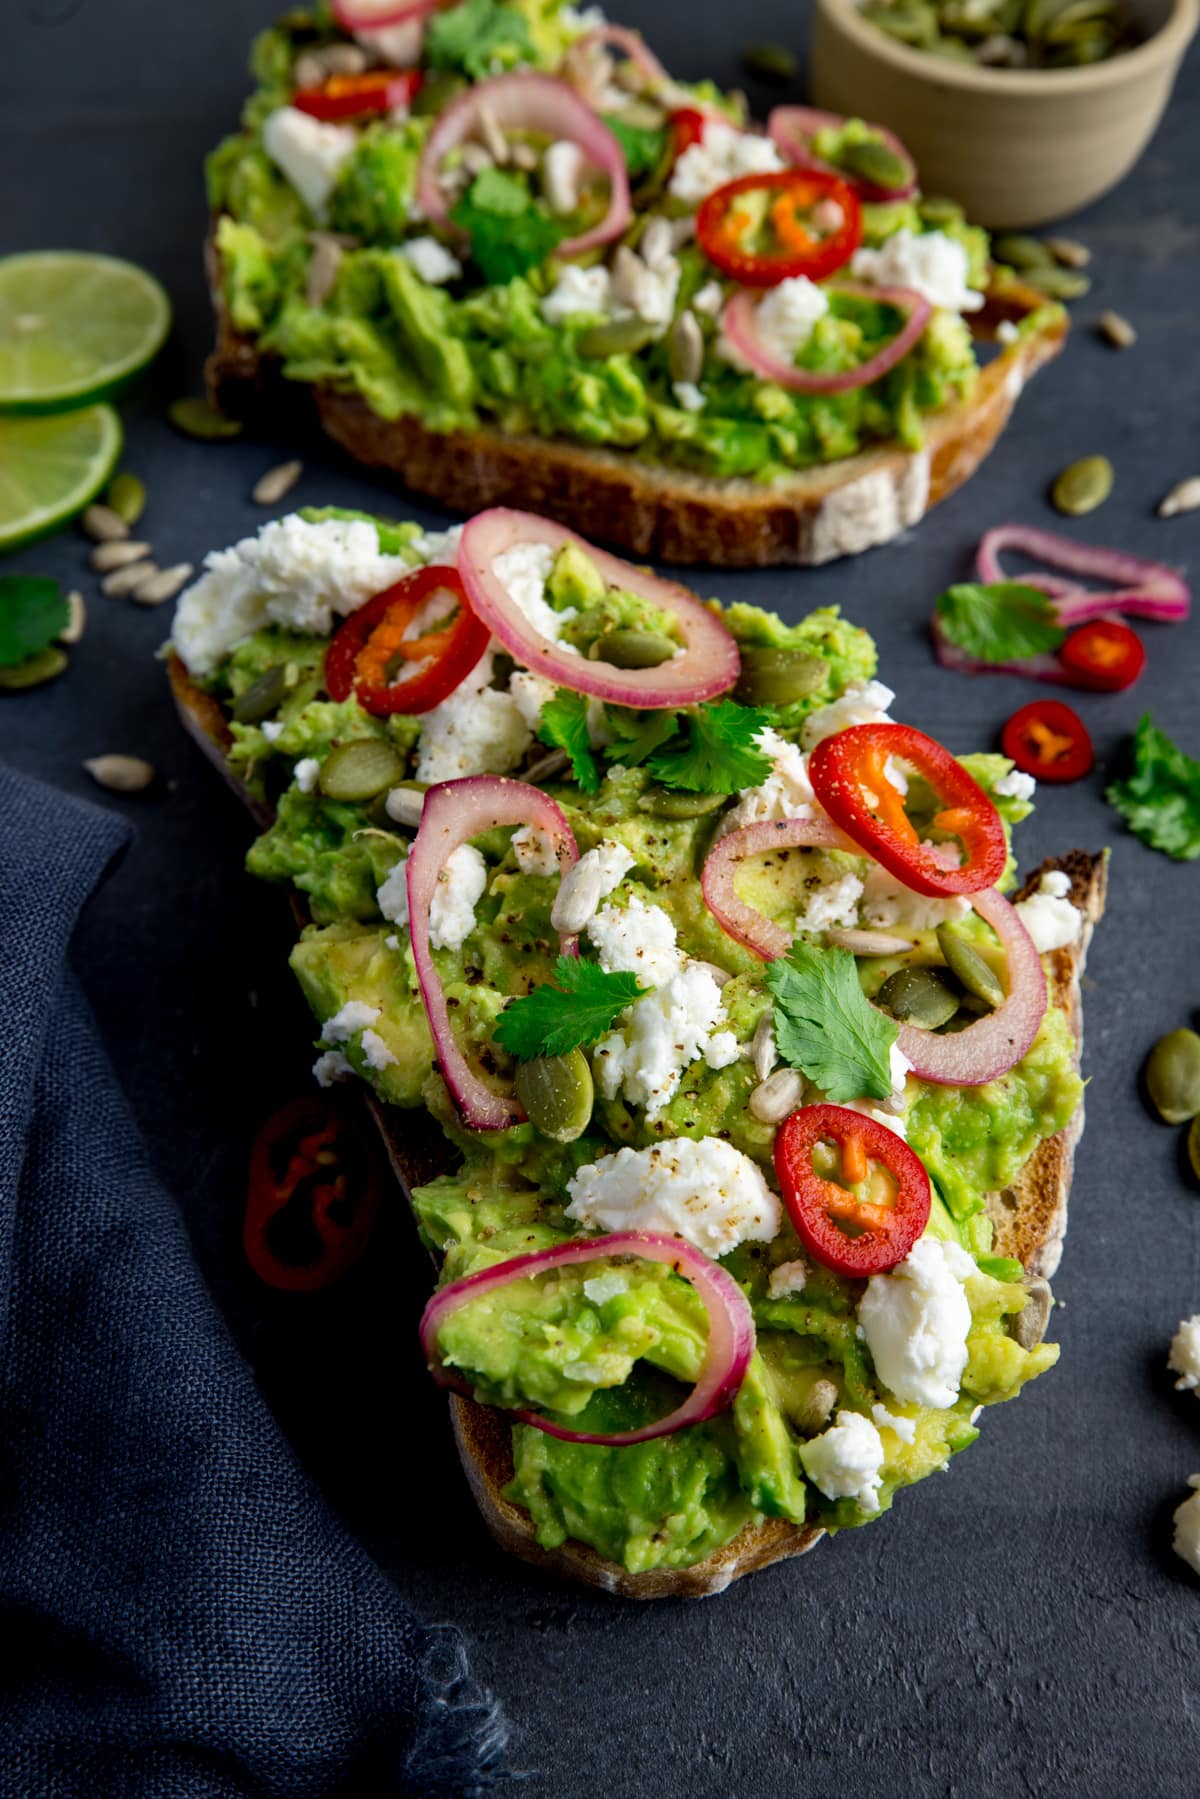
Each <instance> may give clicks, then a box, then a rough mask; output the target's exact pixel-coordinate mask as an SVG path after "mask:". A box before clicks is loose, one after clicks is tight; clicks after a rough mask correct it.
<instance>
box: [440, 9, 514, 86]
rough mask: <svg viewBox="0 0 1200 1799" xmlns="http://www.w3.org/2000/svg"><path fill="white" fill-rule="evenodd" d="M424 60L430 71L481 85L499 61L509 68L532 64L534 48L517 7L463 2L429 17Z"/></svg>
mask: <svg viewBox="0 0 1200 1799" xmlns="http://www.w3.org/2000/svg"><path fill="white" fill-rule="evenodd" d="M504 52H507V54H504ZM424 56H425V61H426V62H427V63H428V65H429V67H430V68H431V69H450V70H461V72H462V73H463V74H464V75H466V76H468V77H469V78H470V79H471V80H472V81H482V80H483V79H484V77H485V76H487V75H490V74H492V72H493V70H492V64H493V62H495V61H497V60H499V61H501V62H503V63H504V64H505V65H506V66H507V67H509V68H512V67H513V66H514V64H516V63H517V62H519V61H522V60H528V61H530V62H532V61H533V60H534V46H533V39H532V38H531V37H530V35H529V26H528V25H527V24H526V22H525V20H524V18H523V17H522V15H521V14H520V13H519V12H517V10H516V8H515V7H511V6H499V5H497V3H496V0H462V4H461V5H460V6H452V7H450V8H449V9H448V10H446V11H444V12H434V13H431V14H430V17H429V21H428V23H427V24H426V27H425V44H424Z"/></svg>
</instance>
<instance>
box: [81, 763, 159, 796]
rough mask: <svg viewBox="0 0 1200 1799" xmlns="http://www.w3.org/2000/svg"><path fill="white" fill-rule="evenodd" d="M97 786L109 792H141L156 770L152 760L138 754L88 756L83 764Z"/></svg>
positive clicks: (148, 783)
mask: <svg viewBox="0 0 1200 1799" xmlns="http://www.w3.org/2000/svg"><path fill="white" fill-rule="evenodd" d="M83 766H84V767H85V768H86V769H87V771H88V773H89V775H91V777H92V779H93V781H95V783H96V785H97V786H98V787H107V788H108V790H109V792H110V793H141V792H142V790H143V789H144V788H146V787H149V785H150V783H151V781H153V779H154V777H155V774H156V772H157V771H156V770H155V767H154V764H153V763H152V762H144V761H143V760H142V758H141V757H140V756H116V755H109V756H89V757H88V758H87V760H86V761H85V762H84V765H83Z"/></svg>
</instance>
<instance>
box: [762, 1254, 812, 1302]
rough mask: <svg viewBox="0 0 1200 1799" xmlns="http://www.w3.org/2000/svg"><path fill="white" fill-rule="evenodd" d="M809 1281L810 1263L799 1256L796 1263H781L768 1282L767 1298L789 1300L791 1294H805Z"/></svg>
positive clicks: (772, 1272) (773, 1270)
mask: <svg viewBox="0 0 1200 1799" xmlns="http://www.w3.org/2000/svg"><path fill="white" fill-rule="evenodd" d="M807 1281H808V1263H807V1262H805V1261H802V1260H801V1259H800V1257H799V1256H797V1258H796V1260H795V1261H794V1262H780V1264H779V1266H778V1267H777V1268H772V1270H771V1273H770V1277H769V1278H768V1280H767V1298H768V1299H787V1298H788V1296H789V1294H792V1293H803V1291H804V1288H805V1285H806V1283H807Z"/></svg>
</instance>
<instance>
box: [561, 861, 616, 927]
mask: <svg viewBox="0 0 1200 1799" xmlns="http://www.w3.org/2000/svg"><path fill="white" fill-rule="evenodd" d="M602 886H603V875H602V873H601V870H600V867H599V864H598V863H597V862H596V861H595V859H594V858H593V859H591V860H589V861H583V862H577V863H576V864H575V866H574V868H569V869H568V870H567V872H566V874H565V875H564V876H563V878H562V880H561V881H560V882H559V884H558V892H557V893H556V894H555V896H554V904H553V906H552V907H551V908H550V923H551V924H552V925H553V926H554V929H555V930H556V931H559V932H567V933H569V934H571V935H574V933H575V932H576V931H582V929H583V927H584V925H585V924H586V923H587V922H588V920H589V918H594V917H595V915H596V908H597V907H598V906H599V904H600V899H601V892H600V889H601V887H602Z"/></svg>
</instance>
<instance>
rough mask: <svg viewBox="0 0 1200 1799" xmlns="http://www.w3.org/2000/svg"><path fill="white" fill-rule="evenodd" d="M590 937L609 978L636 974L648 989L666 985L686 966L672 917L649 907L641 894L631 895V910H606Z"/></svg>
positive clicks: (592, 924) (592, 923)
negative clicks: (616, 975)
mask: <svg viewBox="0 0 1200 1799" xmlns="http://www.w3.org/2000/svg"><path fill="white" fill-rule="evenodd" d="M587 933H588V936H589V937H590V938H591V940H592V942H593V944H594V945H595V947H596V953H597V954H598V956H599V957H600V966H601V968H603V969H604V970H605V971H606V972H607V973H609V974H612V973H614V972H617V973H623V974H635V975H637V977H638V979H639V980H640V981H641V983H642V985H643V986H644V987H660V986H662V985H664V983H665V982H667V981H669V980H670V979H671V977H672V976H673V975H676V974H678V973H679V971H680V969H681V968H682V966H683V957H682V955H681V954H680V952H679V950H678V949H677V948H676V942H675V926H674V924H673V923H672V921H671V917H670V914H669V913H667V912H664V911H663V909H662V907H661V906H655V905H651V904H648V903H647V902H646V901H645V900H644V899H643V898H642V896H641V894H640V893H631V894H630V896H629V904H628V905H627V906H612V905H609V906H604V907H603V908H602V909H601V910H600V911H599V912H597V914H596V916H595V917H594V918H593V919H592V920H591V921H590V922H589V924H588V927H587Z"/></svg>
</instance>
